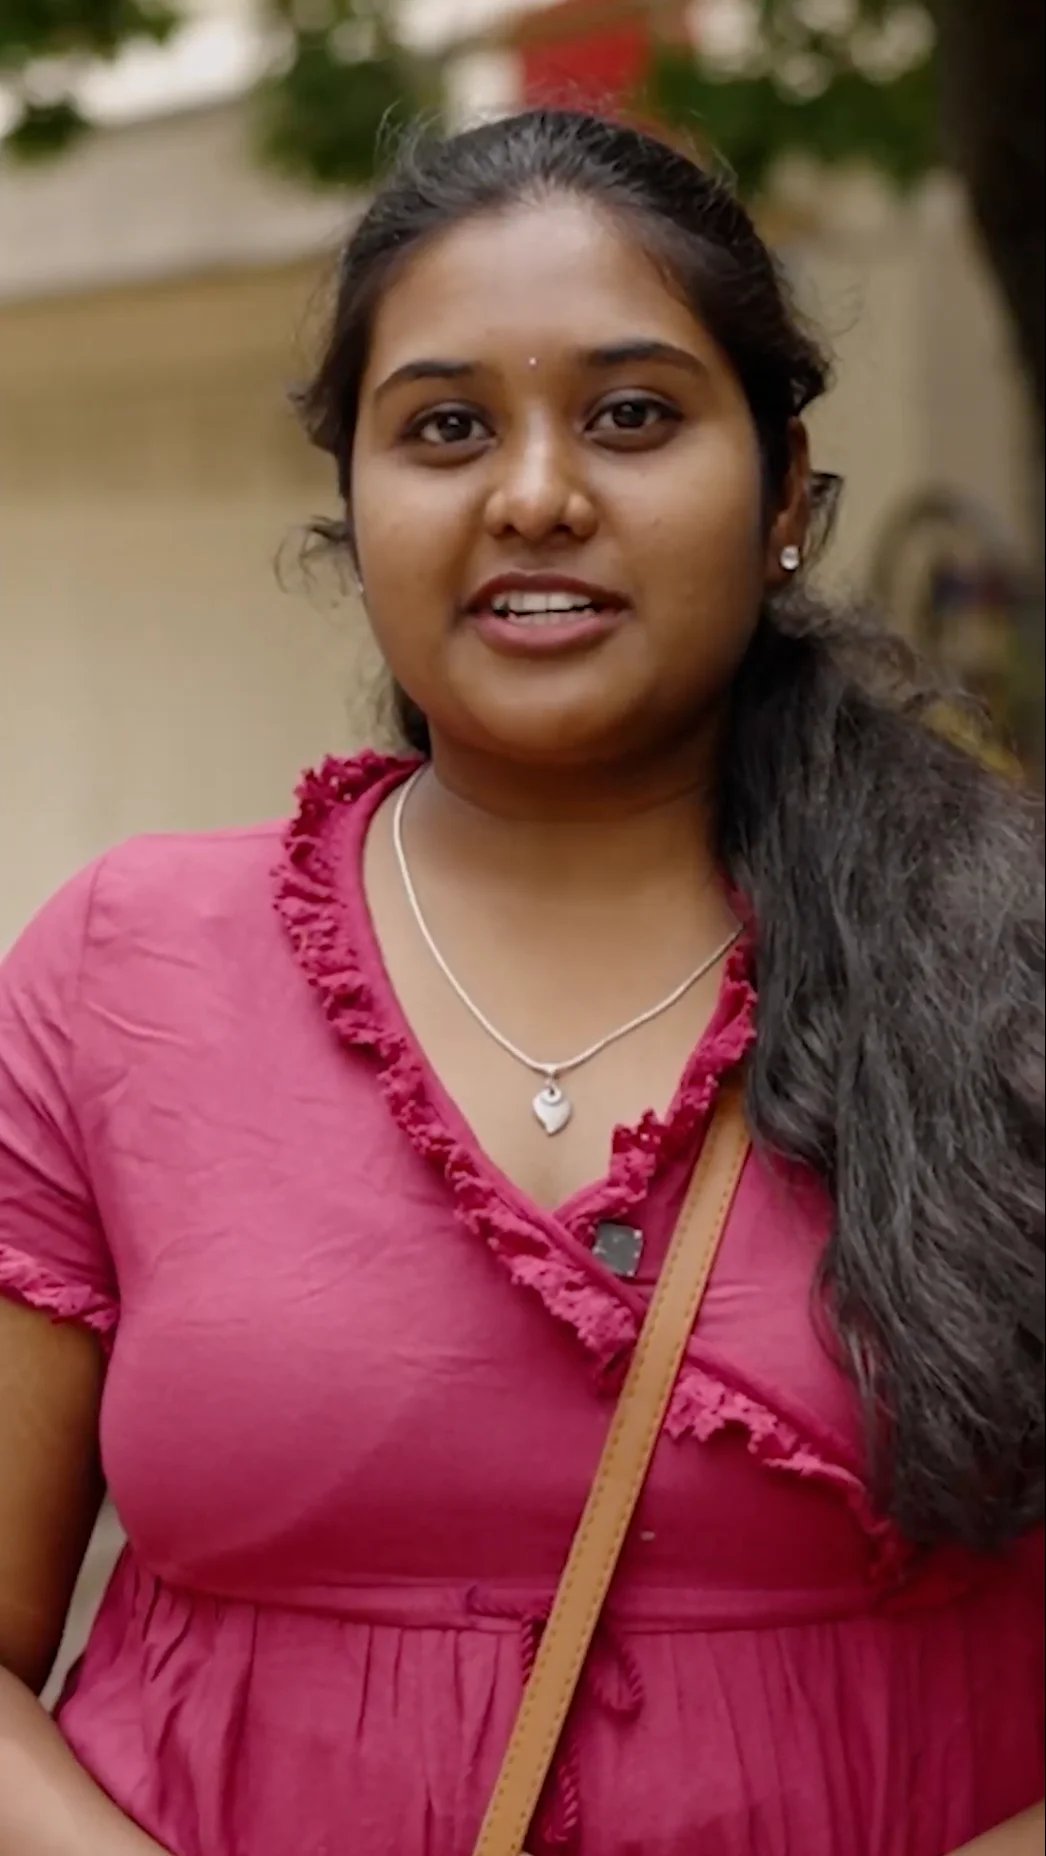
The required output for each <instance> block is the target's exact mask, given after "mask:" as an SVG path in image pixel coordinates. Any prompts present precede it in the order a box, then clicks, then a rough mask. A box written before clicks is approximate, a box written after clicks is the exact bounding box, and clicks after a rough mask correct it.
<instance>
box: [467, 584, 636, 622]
mask: <svg viewBox="0 0 1046 1856" xmlns="http://www.w3.org/2000/svg"><path fill="white" fill-rule="evenodd" d="M487 610H488V612H491V613H492V614H493V615H494V617H495V618H498V619H506V620H507V621H508V623H509V624H510V625H526V626H529V625H534V626H541V625H562V624H563V623H564V622H568V621H569V620H570V619H572V618H578V617H583V616H587V617H591V616H592V615H593V614H595V613H599V612H609V611H611V610H613V608H612V607H610V606H609V605H607V604H606V603H605V602H600V601H599V600H598V599H597V598H595V597H593V598H590V597H588V596H587V595H586V594H584V593H524V592H513V593H495V594H493V595H492V596H491V600H490V604H489V606H488V607H487Z"/></svg>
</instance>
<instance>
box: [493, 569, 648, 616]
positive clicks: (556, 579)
mask: <svg viewBox="0 0 1046 1856" xmlns="http://www.w3.org/2000/svg"><path fill="white" fill-rule="evenodd" d="M499 593H576V594H577V596H578V597H579V598H580V599H588V600H591V602H592V604H593V606H597V607H599V608H600V610H602V611H607V612H623V611H624V609H625V607H626V606H627V605H628V601H627V599H625V598H623V596H622V595H621V594H620V593H615V592H614V591H613V589H612V588H610V587H607V586H600V585H599V584H598V583H597V582H596V581H595V580H577V579H575V578H574V577H573V576H572V575H571V574H558V573H551V572H545V573H528V572H525V571H523V570H520V571H517V572H512V573H503V574H495V575H494V576H493V577H492V578H491V579H490V580H484V582H483V585H482V586H480V587H477V589H476V591H475V592H474V593H473V594H472V597H471V598H470V599H469V600H468V601H467V602H466V605H465V612H466V614H468V615H470V616H471V615H472V614H473V613H477V612H488V611H489V610H490V603H491V600H494V599H496V598H497V597H498V595H499Z"/></svg>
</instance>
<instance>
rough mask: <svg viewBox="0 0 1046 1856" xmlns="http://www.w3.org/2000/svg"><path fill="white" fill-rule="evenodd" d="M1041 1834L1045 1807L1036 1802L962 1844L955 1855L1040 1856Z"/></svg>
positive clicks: (1044, 1826)
mask: <svg viewBox="0 0 1046 1856" xmlns="http://www.w3.org/2000/svg"><path fill="white" fill-rule="evenodd" d="M1044 1835H1046V1807H1044V1806H1043V1805H1041V1804H1036V1805H1033V1806H1032V1808H1031V1810H1030V1811H1022V1812H1021V1815H1020V1817H1011V1818H1010V1820H1009V1822H1008V1823H1006V1824H1000V1825H999V1826H998V1828H997V1829H995V1830H989V1831H988V1832H987V1833H986V1835H985V1836H983V1837H978V1838H977V1839H976V1841H975V1842H973V1843H966V1844H964V1845H963V1847H962V1849H961V1850H956V1852H955V1856H1042V1845H1043V1836H1044Z"/></svg>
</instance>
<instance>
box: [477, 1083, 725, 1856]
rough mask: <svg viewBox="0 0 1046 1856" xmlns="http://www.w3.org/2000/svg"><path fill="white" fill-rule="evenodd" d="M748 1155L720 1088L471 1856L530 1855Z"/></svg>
mask: <svg viewBox="0 0 1046 1856" xmlns="http://www.w3.org/2000/svg"><path fill="white" fill-rule="evenodd" d="M747 1151H748V1131H747V1128H746V1126H745V1119H744V1111H743V1109H742V1106H741V1095H740V1089H739V1087H738V1086H737V1085H736V1084H735V1083H733V1082H731V1083H729V1084H728V1085H727V1086H726V1087H725V1088H724V1090H723V1093H722V1095H721V1096H720V1099H719V1104H718V1106H717V1108H716V1111H715V1115H714V1116H713V1119H712V1125H711V1127H710V1128H709V1131H708V1134H707V1136H706V1138H705V1143H704V1146H703V1148H702V1150H701V1157H700V1159H699V1160H698V1163H697V1166H696V1168H695V1170H694V1176H693V1178H692V1180H691V1182H690V1185H689V1188H688V1190H687V1194H686V1198H685V1200H684V1202H683V1209H682V1211H681V1212H680V1215H679V1220H678V1223H677V1224H676V1228H675V1231H674V1233H673V1235H672V1242H671V1244H670V1245H669V1249H668V1255H667V1256H666V1258H665V1261H664V1264H663V1266H662V1269H661V1274H660V1276H659V1278H658V1283H657V1287H656V1289H655V1291H654V1295H653V1299H652V1301H651V1303H650V1307H649V1309H648V1311H647V1315H646V1319H645V1321H644V1322H643V1326H642V1329H641V1331H640V1335H639V1339H638V1341H637V1343H636V1349H635V1353H634V1354H633V1357H632V1364H631V1366H630V1368H629V1372H628V1377H627V1379H626V1380H625V1384H624V1387H623V1389H622V1392H621V1396H620V1398H619V1399H618V1402H617V1407H616V1409H615V1411H614V1416H613V1419H612V1421H611V1425H610V1430H609V1432H608V1434H607V1440H606V1443H605V1444H604V1446H603V1453H602V1455H601V1457H600V1459H599V1467H598V1468H597V1470H596V1475H595V1480H594V1482H593V1484H592V1487H591V1490H590V1491H589V1496H588V1500H587V1502H586V1503H585V1509H584V1513H583V1514H582V1516H581V1521H580V1523H579V1526H578V1529H577V1533H576V1534H575V1535H574V1542H573V1545H572V1547H571V1549H570V1556H569V1558H568V1560H567V1563H566V1567H565V1569H564V1572H563V1576H562V1578H561V1579H560V1582H559V1587H558V1589H557V1591H556V1596H555V1600H554V1602H553V1605H552V1611H551V1613H550V1616H549V1621H548V1624H547V1626H546V1629H545V1632H544V1635H543V1637H542V1639H541V1644H540V1647H539V1649H538V1653H537V1656H536V1657H535V1659H534V1668H533V1671H532V1673H531V1676H530V1680H529V1681H528V1683H527V1686H526V1688H525V1689H524V1691H523V1698H522V1701H521V1702H520V1706H519V1712H518V1714H517V1716H516V1720H515V1725H514V1726H513V1729H512V1733H511V1736H510V1738H509V1743H508V1747H507V1749H506V1752H505V1756H504V1759H503V1761H502V1765H501V1771H500V1772H499V1774H498V1779H497V1783H496V1785H495V1787H494V1792H493V1796H492V1797H491V1800H490V1804H489V1806H488V1808H487V1814H486V1816H485V1818H484V1820H483V1825H482V1828H481V1830H480V1833H479V1837H478V1839H477V1842H476V1844H475V1847H474V1850H473V1856H521V1852H522V1851H523V1839H524V1837H525V1836H526V1834H527V1831H528V1829H529V1827H530V1821H531V1818H532V1817H533V1815H534V1812H535V1810H536V1808H537V1803H538V1799H539V1797H540V1795H541V1788H542V1786H543V1785H544V1783H545V1779H546V1777H547V1775H548V1769H549V1767H550V1765H551V1764H552V1759H553V1756H554V1754H555V1751H556V1746H557V1744H558V1741H559V1737H560V1734H561V1733H562V1731H563V1725H564V1723H565V1721H566V1718H567V1713H568V1711H569V1708H570V1704H571V1701H572V1700H573V1698H574V1691H575V1689H576V1688H577V1685H578V1680H579V1678H580V1675H581V1671H582V1668H583V1666H584V1662H585V1658H586V1656H587V1655H588V1650H589V1645H590V1644H591V1642H592V1636H593V1633H594V1631H595V1628H596V1624H597V1622H598V1620H599V1614H600V1612H601V1611H602V1609H603V1603H604V1600H605V1598H606V1595H607V1592H608V1590H609V1588H610V1582H611V1580H612V1578H613V1576H614V1570H615V1567H616V1566H617V1562H618V1559H619V1557H620V1554H621V1549H622V1547H623V1545H624V1541H625V1535H626V1534H627V1532H628V1527H629V1523H630V1521H631V1519H632V1516H633V1514H634V1512H635V1507H636V1503H637V1501H638V1500H639V1495H640V1491H641V1489H642V1487H643V1483H644V1482H645V1480H646V1473H647V1469H648V1468H649V1465H650V1459H651V1457H652V1456H653V1454H654V1449H655V1446H656V1444H657V1440H658V1436H659V1434H660V1431H661V1425H662V1423H663V1421H664V1416H665V1412H666V1410H667V1408H668V1401H669V1399H670V1397H671V1395H672V1388H673V1386H674V1385H675V1382H676V1378H677V1375H678V1373H679V1368H680V1365H681V1363H682V1359H683V1354H684V1353H685V1351H686V1344H687V1341H688V1339H689V1337H690V1334H691V1331H692V1329H693V1326H694V1322H695V1321H696V1319H697V1314H698V1310H699V1308H700V1306H701V1299H702V1296H703V1295H704V1292H705V1288H706V1286H707V1283H708V1279H709V1276H710V1275H711V1273H712V1264H713V1263H714V1261H715V1255H716V1250H717V1249H718V1246H719V1239H720V1237H721V1236H722V1234H723V1227H724V1225H725V1224H726V1220H727V1214H728V1213H729V1210H730V1205H731V1202H732V1200H733V1197H734V1192H735V1191H736V1188H737V1182H738V1180H739V1179H740V1177H741V1169H742V1167H743V1165H744V1161H745V1155H746V1153H747Z"/></svg>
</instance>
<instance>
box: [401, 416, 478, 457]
mask: <svg viewBox="0 0 1046 1856" xmlns="http://www.w3.org/2000/svg"><path fill="white" fill-rule="evenodd" d="M487 435H488V429H487V427H486V425H485V424H484V422H483V420H482V419H481V418H480V417H479V414H478V413H475V412H471V411H470V410H469V408H468V407H467V406H440V407H438V408H437V409H436V411H435V412H427V413H424V414H422V416H421V417H420V418H418V419H416V420H415V421H414V422H413V424H412V425H410V426H409V427H408V428H407V437H408V438H412V439H417V440H418V441H419V442H420V443H421V444H423V445H433V446H438V447H440V448H441V449H446V448H447V447H448V446H451V445H472V444H475V443H476V441H477V439H482V438H485V437H486V436H487Z"/></svg>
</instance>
